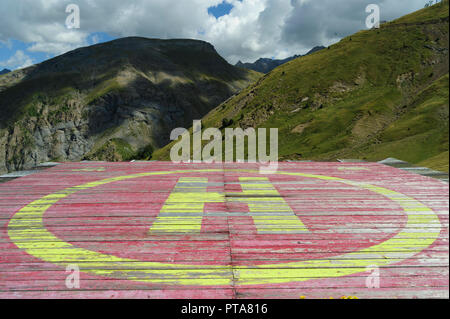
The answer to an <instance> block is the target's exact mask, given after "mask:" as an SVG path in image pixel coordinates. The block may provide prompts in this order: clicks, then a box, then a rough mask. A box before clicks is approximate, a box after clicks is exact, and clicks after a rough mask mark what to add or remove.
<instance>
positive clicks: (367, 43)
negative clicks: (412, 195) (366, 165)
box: [154, 1, 449, 171]
mask: <svg viewBox="0 0 450 319" xmlns="http://www.w3.org/2000/svg"><path fill="white" fill-rule="evenodd" d="M448 9H449V6H448V1H447V2H445V3H444V4H439V5H435V6H432V7H430V8H426V9H423V10H420V11H418V12H415V13H413V14H410V15H407V16H405V17H403V18H400V19H398V20H396V21H392V22H389V23H387V24H383V25H382V26H381V28H380V29H373V30H365V31H360V32H358V33H356V34H354V35H352V36H349V37H346V38H344V39H342V40H341V41H340V42H339V43H336V44H334V45H332V46H331V47H329V48H327V49H325V50H322V51H320V52H317V53H315V54H312V55H310V56H307V57H302V58H299V59H296V60H293V61H291V62H288V63H286V64H284V65H282V66H280V67H279V68H277V69H275V70H273V71H272V72H271V73H269V74H267V75H266V76H264V77H263V78H261V79H260V80H259V81H258V82H257V83H255V84H254V85H251V86H250V87H248V88H247V89H246V90H244V91H242V92H241V93H240V94H239V95H237V96H236V97H234V98H232V99H230V100H228V101H226V102H225V103H223V104H222V105H220V106H219V107H218V108H216V109H215V110H213V111H212V112H210V113H209V114H208V115H207V116H206V117H204V119H203V123H204V126H205V127H222V126H223V123H226V124H229V123H232V124H230V127H242V128H247V127H255V128H260V127H261V128H271V127H276V128H279V134H280V138H279V143H280V159H281V160H286V159H296V160H298V159H301V160H306V159H311V160H335V159H338V158H360V159H365V160H370V161H374V160H381V159H384V158H387V157H397V158H399V159H402V160H405V161H409V162H411V163H418V164H426V165H428V166H430V167H432V168H436V169H441V170H445V171H448V109H449V100H448V96H449V91H448V72H449V66H448V49H449V47H448V40H449V37H448V27H449V25H448ZM170 147H171V145H168V146H167V147H165V148H163V149H161V150H159V151H157V152H156V153H155V154H154V158H155V159H168V157H169V152H170Z"/></svg>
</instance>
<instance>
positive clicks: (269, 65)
mask: <svg viewBox="0 0 450 319" xmlns="http://www.w3.org/2000/svg"><path fill="white" fill-rule="evenodd" d="M323 49H325V47H322V46H317V47H314V48H313V49H311V50H310V51H309V52H308V53H306V54H305V55H294V56H291V57H289V58H287V59H284V60H273V59H267V58H261V59H259V60H257V61H256V62H254V63H242V62H241V61H239V62H238V63H236V66H237V67H239V68H244V69H248V70H253V71H256V72H260V73H269V72H270V71H272V70H273V69H275V68H277V67H279V66H280V65H282V64H285V63H287V62H289V61H292V60H294V59H296V58H299V57H302V56H307V55H310V54H313V53H315V52H318V51H320V50H323Z"/></svg>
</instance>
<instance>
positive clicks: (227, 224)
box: [0, 162, 449, 299]
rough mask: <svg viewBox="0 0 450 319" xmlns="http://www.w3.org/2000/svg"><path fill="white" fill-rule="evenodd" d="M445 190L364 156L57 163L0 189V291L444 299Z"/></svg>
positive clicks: (17, 294)
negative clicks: (360, 159) (264, 170)
mask: <svg viewBox="0 0 450 319" xmlns="http://www.w3.org/2000/svg"><path fill="white" fill-rule="evenodd" d="M448 190H449V186H448V184H446V183H444V182H442V181H439V180H436V179H432V178H429V177H424V176H420V175H416V174H413V173H410V172H407V171H402V170H400V169H397V168H394V167H389V166H385V165H381V164H374V163H283V164H280V165H279V169H278V171H277V172H276V173H273V174H260V171H259V167H258V165H253V164H251V165H248V164H223V165H222V164H221V165H219V164H214V165H212V164H211V165H207V164H201V165H198V164H180V165H175V164H171V163H161V162H153V163H116V164H113V163H73V164H62V165H58V166H56V167H53V168H49V169H47V170H43V171H40V172H37V173H35V174H32V175H29V176H25V177H21V178H18V179H15V180H11V181H8V182H6V183H3V184H0V298H190V299H195V298H294V299H298V298H308V299H309V298H340V297H342V296H355V297H357V298H360V299H362V298H448V297H449V287H448V285H449V259H448V258H449V243H448V227H449V207H448V196H449V194H448ZM74 269H79V270H80V274H79V277H80V281H79V288H78V287H77V286H76V285H75V287H74V283H76V281H74V280H75V279H76V276H75V277H74V273H73V270H74ZM68 276H69V277H68Z"/></svg>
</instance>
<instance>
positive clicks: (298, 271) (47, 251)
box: [8, 169, 441, 286]
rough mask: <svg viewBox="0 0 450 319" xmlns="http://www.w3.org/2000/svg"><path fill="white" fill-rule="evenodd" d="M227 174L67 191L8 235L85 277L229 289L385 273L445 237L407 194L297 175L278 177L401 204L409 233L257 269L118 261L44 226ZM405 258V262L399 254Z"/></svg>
mask: <svg viewBox="0 0 450 319" xmlns="http://www.w3.org/2000/svg"><path fill="white" fill-rule="evenodd" d="M223 171H224V170H218V169H209V170H179V171H162V172H147V173H140V174H134V175H128V176H120V177H114V178H108V179H104V180H101V181H96V182H90V183H87V184H84V185H80V186H75V187H69V188H67V189H65V190H62V191H59V192H56V193H54V194H51V195H47V196H44V197H42V198H41V199H38V200H36V201H34V202H32V203H30V204H28V205H27V206H25V207H24V208H22V209H21V210H19V211H18V212H17V213H16V214H15V215H14V217H13V218H12V219H11V220H10V222H9V225H8V234H9V237H10V239H11V241H12V242H13V243H14V244H15V245H16V246H17V247H19V248H20V249H23V250H24V251H26V252H27V253H28V254H30V255H32V256H34V257H36V258H39V259H41V260H43V261H46V262H49V263H52V264H55V265H60V266H64V267H65V266H67V265H70V264H78V266H79V268H80V270H81V271H83V272H86V273H90V274H95V275H101V276H108V277H114V278H118V279H128V280H132V281H138V282H146V283H158V284H173V285H192V286H228V285H231V284H238V285H256V284H275V283H286V282H293V281H295V282H298V281H306V280H310V279H315V278H333V277H341V276H347V275H351V274H356V273H361V272H366V271H367V267H375V266H377V267H383V266H387V265H390V264H394V263H398V262H400V261H402V260H404V259H408V258H411V257H412V256H414V255H416V254H418V253H420V252H421V251H422V250H424V249H426V248H427V247H429V246H430V245H432V244H433V243H434V242H435V241H436V240H437V238H438V237H439V234H440V232H441V223H440V221H439V218H438V216H437V215H436V214H435V213H434V212H433V210H432V209H430V208H428V207H427V206H425V205H423V204H422V203H420V202H418V201H417V200H415V199H414V198H411V197H408V196H406V195H404V194H401V193H398V192H395V191H392V190H389V189H386V188H383V187H379V186H374V185H370V184H366V183H363V182H356V181H350V180H345V179H342V178H338V177H331V176H322V175H312V174H304V173H295V172H277V174H281V175H291V176H302V177H308V178H317V179H321V180H328V181H337V182H341V183H344V184H347V185H352V186H355V187H360V188H363V189H367V190H370V191H372V192H375V193H378V194H381V195H383V196H385V197H387V198H389V199H391V200H392V201H394V202H396V203H398V204H399V205H400V206H401V207H402V208H403V210H404V212H405V213H406V215H407V217H408V221H407V224H406V227H405V228H404V229H403V230H402V231H400V232H399V233H398V234H396V235H395V236H394V237H392V238H390V239H388V240H386V241H384V242H383V243H380V244H377V245H374V246H372V247H369V248H365V249H362V250H359V251H356V252H352V253H347V254H343V255H341V256H337V257H334V258H333V260H329V259H314V260H306V261H299V262H289V263H281V264H280V263H279V264H272V265H252V266H231V265H230V266H218V265H183V264H175V263H161V262H150V261H140V260H134V259H128V258H120V257H117V256H114V255H107V254H102V253H99V252H95V251H91V250H87V249H83V248H78V247H76V246H74V245H72V244H70V243H67V242H65V241H63V240H61V239H59V238H58V237H56V236H55V235H53V234H52V233H51V232H49V231H48V230H47V229H46V228H45V226H44V223H43V216H44V213H45V212H46V211H47V210H48V209H49V208H50V207H51V206H52V205H54V204H55V203H57V202H58V201H60V200H61V199H63V198H66V197H67V196H69V195H72V194H74V193H76V192H78V191H80V190H85V189H89V188H92V187H97V186H100V185H105V184H108V183H112V182H117V181H123V180H128V179H133V178H139V177H147V176H156V175H169V174H184V173H215V172H223ZM225 171H234V172H244V173H258V171H253V170H225ZM417 224H419V225H427V226H428V225H430V226H431V227H432V228H429V229H430V232H427V233H419V232H411V231H408V229H409V227H408V226H410V227H413V226H414V225H417ZM399 252H401V256H402V258H401V259H398V254H399Z"/></svg>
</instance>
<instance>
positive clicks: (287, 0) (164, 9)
mask: <svg viewBox="0 0 450 319" xmlns="http://www.w3.org/2000/svg"><path fill="white" fill-rule="evenodd" d="M221 2H222V0H183V1H179V0H128V1H123V0H77V1H75V0H20V1H17V0H1V1H0V12H1V13H0V15H1V16H0V42H3V43H7V42H8V41H9V40H10V39H17V40H20V41H23V42H25V43H29V44H30V48H29V51H31V52H46V53H49V54H61V53H63V52H66V51H68V50H71V49H73V48H76V47H79V46H85V45H88V44H89V43H92V38H91V35H92V33H94V32H106V33H109V34H110V35H111V36H115V37H123V36H143V37H153V38H197V39H202V40H206V41H209V42H211V43H212V44H213V45H214V46H215V47H216V48H217V49H218V51H219V53H220V54H222V55H223V56H224V57H225V58H226V59H228V60H229V61H230V62H232V63H234V62H237V60H239V59H241V60H244V61H249V60H255V59H257V58H259V57H272V56H274V57H277V58H284V57H287V56H289V55H293V54H298V53H305V52H306V51H307V50H309V49H311V47H313V46H315V45H327V44H329V43H331V42H333V41H337V40H338V39H339V38H340V37H342V36H345V35H347V34H351V33H353V32H356V31H358V30H359V29H361V28H363V27H364V21H365V18H366V13H365V7H366V5H367V4H368V2H367V1H366V0H340V1H336V0H242V1H241V0H228V2H229V3H231V4H233V5H234V8H233V9H232V10H231V12H230V13H229V14H228V15H225V16H222V17H220V18H218V19H216V18H215V17H213V16H211V15H209V14H208V11H207V10H208V8H209V7H211V6H216V5H218V4H220V3H221ZM70 3H76V4H78V5H79V7H80V15H81V28H80V29H70V30H69V29H67V28H66V27H65V21H66V17H67V15H68V14H67V13H66V12H65V8H66V6H67V5H68V4H70ZM378 3H379V4H380V7H381V13H382V19H385V20H390V19H392V18H395V17H399V16H401V15H403V14H406V13H409V12H412V11H414V10H417V9H419V8H422V7H423V5H424V1H423V0H408V1H406V0H379V1H378ZM94 42H95V41H94Z"/></svg>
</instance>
